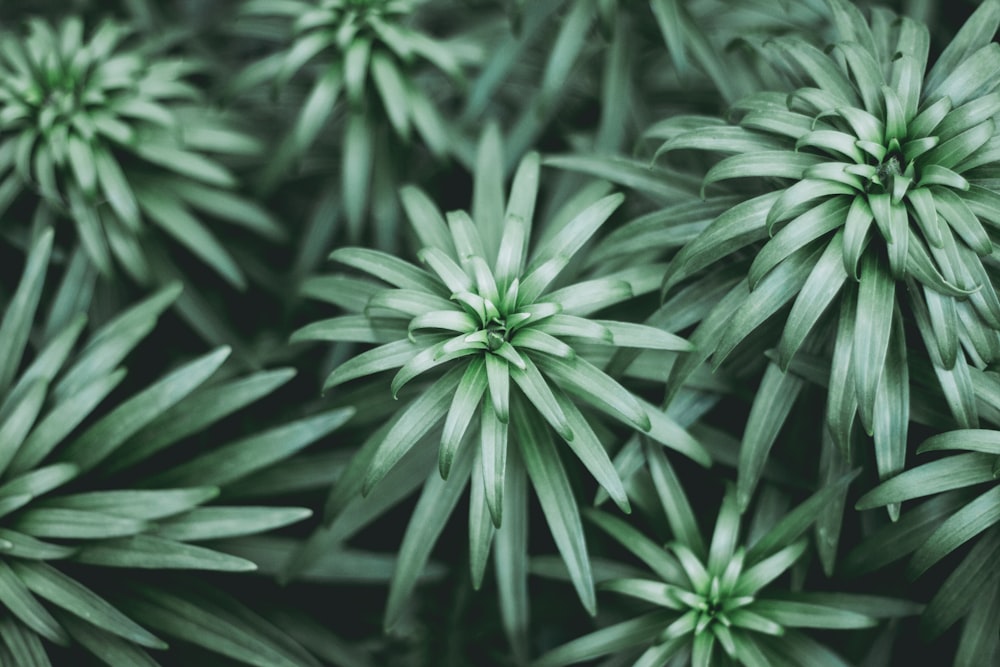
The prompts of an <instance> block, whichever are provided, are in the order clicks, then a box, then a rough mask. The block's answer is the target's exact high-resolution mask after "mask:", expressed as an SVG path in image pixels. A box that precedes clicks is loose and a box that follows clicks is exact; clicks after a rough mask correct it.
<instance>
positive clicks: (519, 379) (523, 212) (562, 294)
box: [293, 134, 710, 623]
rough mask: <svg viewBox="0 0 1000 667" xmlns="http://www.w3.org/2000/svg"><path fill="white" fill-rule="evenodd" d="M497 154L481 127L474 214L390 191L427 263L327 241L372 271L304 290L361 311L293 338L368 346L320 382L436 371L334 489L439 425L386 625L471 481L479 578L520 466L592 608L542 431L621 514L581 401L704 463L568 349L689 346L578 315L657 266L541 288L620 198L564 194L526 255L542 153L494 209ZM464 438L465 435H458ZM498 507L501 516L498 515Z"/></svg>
mask: <svg viewBox="0 0 1000 667" xmlns="http://www.w3.org/2000/svg"><path fill="white" fill-rule="evenodd" d="M497 149H498V146H496V144H495V140H494V139H492V138H491V136H490V135H489V134H487V135H486V136H485V137H484V140H483V142H482V144H481V148H480V161H479V165H480V167H481V170H480V171H477V175H476V188H475V192H474V196H473V201H474V208H473V215H472V217H470V216H469V215H468V214H467V213H465V212H463V211H456V212H451V213H449V214H448V216H447V221H446V219H445V217H444V216H442V215H441V214H440V213H439V212H438V211H437V209H436V208H435V207H434V205H433V204H432V203H431V202H430V201H429V200H428V199H427V198H426V196H425V195H423V194H422V193H421V192H420V191H419V190H416V189H414V188H409V189H405V190H404V191H403V193H402V197H403V201H404V205H405V206H406V209H407V211H408V213H409V216H410V220H411V223H412V225H413V231H414V233H415V234H416V236H417V237H418V238H419V239H420V241H421V243H422V245H423V246H424V247H423V249H422V250H421V251H420V252H419V253H418V255H419V257H420V259H421V261H422V263H423V264H424V265H425V266H426V267H427V268H426V269H424V268H421V267H418V266H416V265H414V264H411V263H409V262H406V261H403V260H401V259H398V258H395V257H392V256H390V255H387V254H384V253H380V252H378V251H373V250H368V249H362V248H344V249H339V250H336V251H334V253H333V255H331V258H332V259H334V260H337V261H339V262H340V263H342V264H345V265H347V266H350V267H352V268H355V269H357V270H360V271H363V272H365V273H367V274H369V275H371V276H372V277H374V278H377V279H378V280H379V282H373V281H365V282H359V281H357V280H354V279H351V280H350V283H349V284H350V286H351V288H352V289H351V290H350V292H348V291H344V290H343V287H347V285H348V283H343V282H336V281H334V282H331V283H327V284H326V285H325V289H323V290H317V293H325V299H326V300H329V301H332V302H334V303H338V304H340V305H341V306H343V307H344V308H347V309H350V310H356V311H360V312H358V314H351V315H344V316H340V317H335V318H332V319H328V320H323V321H320V322H317V323H315V324H312V325H309V326H307V327H305V328H304V329H302V330H300V331H299V332H297V333H296V334H295V336H294V337H293V338H294V339H295V340H330V341H338V340H346V341H358V342H364V343H374V344H377V345H378V346H377V347H375V348H373V349H371V350H368V351H366V352H363V353H361V354H358V355H357V356H355V357H353V358H351V359H350V360H348V361H346V362H344V363H343V364H341V365H340V366H339V367H338V368H337V369H335V370H334V371H333V373H332V374H331V375H330V377H329V378H328V379H327V381H326V384H325V388H326V389H330V388H332V387H334V386H337V385H340V384H342V383H345V382H348V381H350V380H353V379H356V378H361V377H364V376H367V375H372V374H375V373H381V372H384V371H387V370H393V369H398V370H397V371H396V373H395V375H394V377H393V378H392V381H391V383H390V386H391V392H392V395H393V396H398V395H399V394H400V392H401V391H402V390H403V388H404V387H405V386H406V385H408V384H409V383H411V382H417V381H418V380H420V379H424V378H429V377H433V378H434V379H433V380H432V381H431V383H430V384H429V385H426V386H424V387H423V388H422V390H421V391H420V393H419V394H418V395H417V397H416V398H413V399H411V400H409V401H408V402H407V403H406V405H405V406H404V407H403V408H401V409H400V410H399V412H398V414H397V416H396V417H394V418H393V419H392V420H391V422H390V423H389V424H387V425H386V427H383V428H382V429H381V430H380V431H379V433H378V434H377V435H376V437H374V438H372V439H371V440H369V442H368V443H367V444H366V445H365V446H364V447H363V449H362V450H361V452H360V453H359V454H358V457H357V458H356V460H355V463H354V464H352V466H351V468H350V469H349V470H348V471H347V472H345V474H344V477H343V478H342V479H341V480H340V483H339V485H338V487H337V489H336V491H335V493H336V494H337V497H338V498H341V499H345V500H346V499H348V498H350V496H351V494H353V493H356V492H357V491H359V490H360V491H362V492H364V493H369V492H372V491H374V490H375V489H377V488H378V487H377V486H376V485H377V483H378V482H379V481H380V480H381V479H382V478H383V477H384V476H385V475H386V473H387V472H388V471H389V470H390V469H392V467H393V466H394V465H396V464H397V463H398V462H399V461H400V459H401V458H402V457H403V456H404V455H406V453H407V452H408V451H409V450H410V449H411V448H413V447H415V446H424V447H431V446H433V445H434V443H433V440H431V439H424V435H425V434H427V433H428V432H429V431H431V429H433V428H434V427H435V426H436V425H438V424H439V423H440V422H441V421H442V420H443V421H444V426H443V430H442V432H441V435H440V437H439V438H437V437H435V439H438V440H439V442H440V447H439V466H438V469H439V473H434V474H433V478H432V479H430V480H428V482H427V484H426V485H425V487H424V493H423V495H422V497H421V501H420V505H419V506H418V508H417V510H416V513H415V515H414V517H413V519H411V522H410V528H409V530H408V531H407V535H406V537H405V538H404V543H403V546H402V547H401V558H402V561H401V565H400V568H399V569H398V570H397V574H396V576H395V577H394V580H393V584H392V587H391V589H390V603H389V610H388V612H387V614H388V619H389V621H388V622H390V623H391V621H392V619H393V618H394V616H395V615H396V614H397V613H398V606H399V604H400V603H401V602H402V600H403V599H404V598H405V596H406V594H407V593H408V592H409V588H411V587H412V586H413V584H414V583H415V577H416V574H417V573H418V572H419V571H420V568H421V567H422V565H423V562H424V561H426V558H427V556H428V555H429V551H430V547H431V546H432V545H433V543H434V541H435V540H436V538H437V536H438V534H439V533H440V531H441V530H442V528H443V526H444V523H445V520H446V519H447V515H448V514H449V513H450V511H451V509H452V508H453V507H454V505H455V504H456V503H457V501H458V498H459V495H460V493H461V492H462V490H463V489H464V488H465V486H466V482H467V481H468V480H469V479H470V477H471V480H472V492H471V493H472V495H471V502H472V504H471V507H470V550H471V554H472V555H471V561H470V562H471V567H472V576H473V581H474V582H476V585H477V586H478V585H479V582H480V581H481V580H482V577H483V574H484V571H485V568H486V564H487V556H488V554H489V550H490V546H491V542H492V541H493V539H494V533H495V532H496V530H497V529H499V530H504V526H510V525H511V523H512V522H513V528H510V529H509V530H520V526H518V525H517V524H518V523H522V522H523V521H524V520H525V517H524V516H523V511H524V507H525V499H524V498H523V497H519V494H523V493H524V490H525V486H524V477H525V474H526V473H527V476H528V477H529V478H530V479H531V481H532V484H533V486H534V488H535V491H536V494H537V495H538V498H539V501H540V502H541V504H542V508H543V510H544V513H545V516H546V519H547V521H548V522H549V525H550V528H551V530H552V534H553V537H554V538H555V540H556V545H557V546H558V548H559V550H560V552H561V553H562V555H563V558H564V559H565V561H566V564H567V566H568V567H569V569H570V572H571V573H572V575H573V581H574V584H575V585H576V588H577V593H578V594H579V596H580V598H581V600H582V601H583V603H584V605H585V606H586V607H587V608H588V609H591V610H593V608H594V597H593V582H592V576H591V572H590V565H589V560H588V557H587V550H586V545H585V541H584V537H583V533H582V527H581V525H580V519H579V514H578V511H577V508H576V501H575V500H574V497H573V493H572V491H571V489H570V486H569V483H568V479H567V477H566V472H565V469H564V467H563V464H562V463H561V459H560V455H559V453H558V451H557V449H556V448H555V445H554V443H553V441H552V436H551V432H552V431H554V432H555V433H556V434H558V436H559V437H560V439H561V440H563V441H564V442H565V443H566V444H567V445H568V446H569V448H570V449H571V450H572V451H573V452H574V454H575V455H576V456H577V457H579V458H580V460H581V462H582V463H583V464H584V465H585V466H586V468H587V469H588V470H589V471H590V473H591V474H592V475H593V476H594V477H595V478H596V479H597V481H598V482H599V483H600V484H601V486H602V487H603V488H604V489H605V490H606V491H607V492H608V493H609V494H610V495H611V497H612V498H613V499H614V500H615V501H616V502H617V503H618V505H619V506H620V508H621V509H622V510H624V511H629V503H628V500H627V498H626V497H625V494H624V490H623V488H622V485H621V481H620V480H619V478H618V474H617V473H616V472H615V469H614V467H613V466H612V464H611V461H610V459H609V457H608V454H607V451H606V450H605V446H604V444H603V443H602V442H601V440H600V438H598V436H597V434H596V433H595V432H594V430H593V427H592V426H591V425H590V423H589V419H588V417H587V416H586V414H585V413H584V412H583V411H581V409H580V407H578V406H583V407H585V408H586V409H588V410H589V409H596V410H597V411H599V412H602V413H604V414H606V415H608V416H610V417H612V418H614V419H615V420H617V421H619V422H621V423H623V424H625V425H627V426H628V427H630V428H632V429H636V430H638V431H641V432H644V433H648V435H649V436H650V437H652V438H654V439H656V440H657V441H659V442H661V443H662V444H663V445H665V446H668V447H671V448H675V449H677V450H678V451H680V452H682V453H683V454H685V455H686V456H689V457H692V458H693V459H695V460H697V461H700V462H702V463H704V464H708V463H709V462H710V459H709V458H708V456H707V454H706V453H705V452H704V450H703V449H702V448H701V446H700V445H699V444H698V443H697V442H696V441H694V440H693V439H692V438H691V437H690V436H688V435H687V434H686V433H685V432H684V431H683V430H682V429H681V428H680V427H679V426H678V425H677V424H676V423H674V422H673V421H672V420H671V419H670V418H669V417H667V416H666V415H665V414H664V413H663V412H662V411H661V410H659V409H657V408H656V407H654V406H652V405H651V404H649V403H646V402H645V401H643V400H642V399H640V398H638V397H637V396H636V395H635V394H633V393H632V392H631V391H629V390H628V389H626V388H625V387H623V386H622V385H620V384H619V383H618V382H617V381H616V380H614V379H613V378H612V377H610V376H608V375H607V374H605V373H604V372H603V371H602V370H601V369H600V368H599V367H598V366H595V365H594V364H592V363H591V362H589V361H587V359H586V357H585V354H584V348H582V347H580V346H579V342H585V343H588V344H597V345H614V346H622V347H641V348H652V349H661V350H671V351H686V350H689V349H690V348H689V345H688V343H687V342H686V341H684V340H683V339H681V338H679V337H677V336H674V335H672V334H668V333H666V332H664V331H662V330H659V329H655V328H652V327H644V326H642V325H638V324H633V323H628V322H620V321H613V320H606V319H599V318H594V317H591V315H592V314H593V313H595V312H597V311H600V310H602V309H604V308H607V307H609V306H612V305H614V304H617V303H621V302H623V301H627V300H629V299H632V298H633V297H634V296H636V295H637V294H641V293H643V292H646V291H649V290H650V289H653V288H655V285H656V284H657V283H658V282H659V278H658V274H659V271H660V269H659V268H658V267H656V266H652V267H636V268H635V269H626V270H623V271H617V272H614V273H610V274H607V275H596V276H595V277H593V278H591V279H589V280H584V281H578V282H571V283H570V284H567V285H565V286H562V287H559V288H558V289H552V288H553V286H554V284H555V282H556V280H557V279H558V278H559V276H560V274H562V273H564V272H565V271H566V269H567V267H568V266H569V265H570V264H571V262H573V261H574V258H575V256H576V255H577V253H578V252H579V251H580V249H581V248H582V247H583V246H584V245H585V244H586V243H587V241H588V239H590V238H591V236H593V235H594V233H596V232H597V230H598V229H600V227H601V226H602V225H603V224H604V223H605V222H606V221H607V220H608V218H609V217H610V216H611V214H612V213H613V212H614V210H615V209H616V208H617V207H618V206H619V205H620V204H621V202H622V197H621V195H608V196H605V197H603V198H600V199H598V200H596V201H592V200H590V199H589V198H588V199H586V200H582V199H580V198H578V199H574V200H571V201H570V202H569V203H568V204H567V205H566V206H565V207H563V208H562V209H561V210H560V211H559V212H558V213H556V214H555V215H554V216H553V219H552V221H551V223H550V226H549V227H548V228H547V229H546V236H545V240H544V241H543V242H542V243H540V244H539V245H537V246H536V247H535V248H534V249H533V250H531V251H530V252H529V240H530V238H531V229H532V219H533V217H534V208H535V200H536V197H537V192H538V188H539V172H540V166H539V159H538V156H537V155H535V154H529V155H528V156H526V157H525V158H524V159H523V160H522V161H521V164H520V166H519V168H518V170H517V173H516V175H515V176H514V180H513V184H512V186H511V193H510V197H509V198H508V200H507V204H506V207H504V205H503V199H502V176H501V171H500V170H501V165H502V160H500V159H497V158H498V155H497ZM386 284H387V285H388V286H387V285H386ZM345 297H346V298H345ZM359 297H360V298H359ZM578 348H580V349H579V351H578ZM442 371H443V374H442ZM511 415H515V417H511ZM471 438H474V439H475V440H476V443H475V444H473V443H471V442H467V441H468V440H469V439H471ZM512 445H513V446H512ZM511 480H515V481H511ZM505 489H507V490H505ZM511 493H514V494H515V496H514V497H513V498H511V497H510V495H511ZM332 504H333V505H334V506H336V507H338V508H339V507H340V505H338V503H332ZM511 512H514V513H515V514H514V518H513V519H510V518H509V517H508V518H507V519H506V521H505V522H503V523H502V519H503V517H504V516H508V515H509V514H510V513H511ZM334 514H335V512H334ZM498 539H500V538H498ZM503 544H504V545H505V549H523V548H524V547H525V545H524V544H517V543H515V542H512V538H509V537H504V538H503ZM505 557H508V558H509V557H523V556H517V555H516V554H508V555H506V556H505Z"/></svg>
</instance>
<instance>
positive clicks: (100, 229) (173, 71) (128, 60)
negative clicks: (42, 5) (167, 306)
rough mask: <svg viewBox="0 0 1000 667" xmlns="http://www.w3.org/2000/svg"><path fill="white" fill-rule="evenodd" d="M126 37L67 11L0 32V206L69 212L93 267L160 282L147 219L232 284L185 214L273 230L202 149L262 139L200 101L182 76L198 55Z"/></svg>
mask: <svg viewBox="0 0 1000 667" xmlns="http://www.w3.org/2000/svg"><path fill="white" fill-rule="evenodd" d="M133 32H134V31H133V29H132V28H130V27H129V26H127V25H125V24H122V23H118V22H115V21H112V20H106V21H104V22H102V23H100V24H99V25H97V26H96V27H95V28H93V29H92V30H91V31H90V32H89V33H88V32H87V31H86V29H85V27H84V23H83V21H82V19H80V18H78V17H69V18H65V19H63V20H62V21H61V22H60V23H59V24H58V25H53V24H50V23H48V22H46V21H44V20H41V19H34V20H31V21H29V22H28V23H27V27H26V34H23V35H22V34H21V33H19V32H14V31H11V30H5V31H4V32H3V33H2V34H0V44H2V47H3V48H2V49H0V51H2V54H3V55H2V57H0V80H2V83H0V109H2V113H0V213H3V212H7V213H8V218H9V217H11V216H10V213H13V212H18V213H21V214H30V213H31V211H34V212H35V215H36V220H37V221H38V222H36V224H44V222H45V221H50V220H54V219H55V218H67V219H68V220H69V221H71V222H72V224H73V226H74V227H75V229H76V232H77V235H78V237H79V240H80V242H81V243H82V244H83V246H84V247H85V248H86V251H87V254H88V256H89V257H90V259H91V261H92V262H93V263H94V265H95V266H97V267H98V268H99V269H100V271H101V272H102V273H104V274H105V275H111V273H112V271H113V265H114V264H115V262H117V263H118V264H119V265H120V266H121V267H122V268H123V269H125V271H126V272H127V273H128V274H129V275H130V276H131V277H132V278H133V279H135V280H137V281H138V282H140V283H144V284H149V283H155V282H163V281H164V278H163V271H162V270H159V269H158V268H157V266H158V264H161V263H162V262H163V257H162V253H157V252H156V251H155V248H156V247H155V244H152V243H150V241H151V237H150V235H149V233H148V232H149V229H148V223H150V222H151V223H153V224H154V225H155V226H156V227H157V228H159V229H160V230H162V231H163V232H166V234H167V236H169V237H171V238H172V239H173V240H175V241H177V242H178V243H179V244H181V245H182V246H183V247H184V248H185V249H186V250H188V251H189V252H190V253H191V254H193V255H194V256H196V257H198V258H199V259H200V260H201V261H203V262H205V263H206V264H208V265H209V266H210V267H212V269H213V270H214V271H216V272H217V273H218V274H219V275H220V276H222V277H223V278H224V279H225V280H227V281H228V282H229V283H231V284H232V285H233V286H235V287H237V288H243V287H244V286H245V284H246V279H245V277H244V274H243V271H242V270H241V269H240V267H239V266H238V264H237V263H236V261H235V260H234V259H233V257H232V255H231V254H230V252H229V250H227V248H226V247H225V245H224V244H223V243H221V242H220V241H219V240H218V239H217V238H216V236H215V234H213V232H212V231H210V230H209V228H208V227H207V226H206V225H205V224H204V223H203V222H202V220H201V219H200V217H199V216H198V215H196V214H195V211H197V212H199V213H204V214H207V215H209V216H211V217H215V218H218V219H220V220H224V221H226V222H228V223H231V224H235V225H238V226H243V227H246V228H249V229H251V230H253V231H255V232H256V233H259V234H262V235H264V236H265V237H268V238H271V239H276V238H281V237H282V230H281V228H280V227H278V225H277V224H276V223H275V222H274V221H273V220H272V219H271V218H270V217H269V216H268V214H267V213H266V212H265V211H263V210H262V209H261V208H260V207H258V206H256V205H255V204H253V203H252V202H250V201H248V200H247V199H245V198H244V197H242V196H241V195H240V194H239V193H238V192H237V186H238V181H237V179H236V177H235V176H234V175H233V173H232V172H231V171H230V170H229V169H227V168H226V167H225V166H223V165H222V164H221V163H220V162H219V161H218V160H217V159H216V158H215V157H214V155H219V156H247V155H256V154H257V153H258V150H259V148H260V147H259V145H258V143H257V141H256V140H254V139H253V138H251V137H250V136H248V135H247V134H244V133H242V132H240V131H238V130H237V129H235V128H234V126H233V123H232V122H231V120H230V119H228V118H227V117H225V116H224V115H222V114H218V113H214V112H212V111H211V110H209V109H207V108H206V107H205V100H204V99H203V96H202V94H201V93H200V92H199V90H198V89H197V88H196V87H195V85H194V84H193V83H192V81H191V75H192V74H193V73H195V72H197V71H198V69H199V66H198V63H197V62H195V61H194V60H193V59H191V58H184V57H175V56H169V55H166V54H164V53H162V47H161V46H158V44H157V43H156V42H155V41H149V42H148V43H147V44H146V45H137V44H135V43H134V41H135V40H132V39H130V37H131V36H132V33H133ZM12 206H13V207H14V208H13V209H12V208H11V207H12ZM20 206H24V208H19V207H20ZM24 217H25V218H27V217H30V215H24ZM9 224H10V223H9V222H5V224H4V227H7V226H8V225H9ZM4 231H5V233H6V234H8V235H14V236H17V235H21V236H23V234H24V230H11V229H9V228H7V229H5V230H4Z"/></svg>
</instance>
